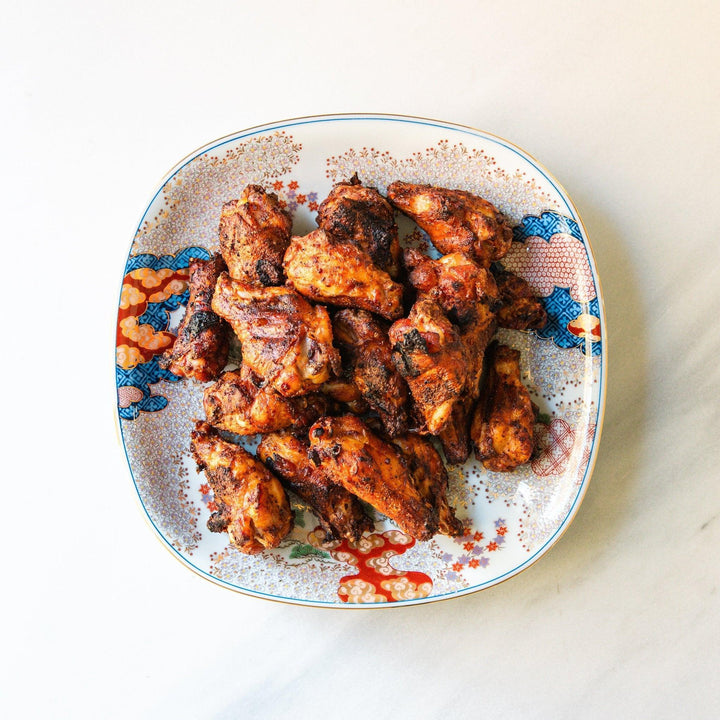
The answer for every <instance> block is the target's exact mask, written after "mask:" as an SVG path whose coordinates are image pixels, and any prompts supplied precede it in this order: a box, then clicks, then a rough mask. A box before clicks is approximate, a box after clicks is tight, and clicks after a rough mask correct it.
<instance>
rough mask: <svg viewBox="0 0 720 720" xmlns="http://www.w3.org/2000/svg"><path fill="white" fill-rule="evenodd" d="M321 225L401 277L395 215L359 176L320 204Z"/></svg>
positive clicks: (394, 275) (345, 183) (394, 274)
mask: <svg viewBox="0 0 720 720" xmlns="http://www.w3.org/2000/svg"><path fill="white" fill-rule="evenodd" d="M317 224H318V225H319V227H320V228H322V229H323V230H326V231H327V232H329V233H330V234H331V235H333V236H334V237H336V238H337V239H338V240H340V241H341V242H350V243H352V244H353V245H357V247H359V248H361V249H362V250H364V251H365V252H366V253H367V254H368V255H369V256H370V257H371V258H372V261H373V262H374V263H375V265H376V266H377V267H379V268H380V269H381V270H384V271H385V272H386V273H388V274H389V275H390V277H392V278H396V277H397V276H398V271H399V262H400V242H399V240H398V228H397V224H396V222H395V212H394V211H393V209H392V206H391V205H390V203H389V202H388V201H387V200H386V199H385V198H384V197H383V196H382V195H380V193H379V192H378V191H377V189H376V188H374V187H365V186H364V185H362V183H361V182H360V180H359V179H358V176H357V174H355V175H354V176H353V177H352V178H351V179H350V180H349V181H348V182H339V183H337V184H336V185H335V186H334V187H333V189H332V190H331V191H330V194H329V195H328V196H327V198H325V200H323V202H322V203H321V204H320V207H319V209H318V214H317Z"/></svg>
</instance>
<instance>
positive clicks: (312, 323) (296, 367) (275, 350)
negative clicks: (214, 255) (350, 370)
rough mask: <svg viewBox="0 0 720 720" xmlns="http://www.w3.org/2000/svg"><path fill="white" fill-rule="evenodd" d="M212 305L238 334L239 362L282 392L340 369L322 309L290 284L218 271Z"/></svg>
mask: <svg viewBox="0 0 720 720" xmlns="http://www.w3.org/2000/svg"><path fill="white" fill-rule="evenodd" d="M212 307H213V310H214V311H215V312H216V313H217V314H218V315H220V317H223V318H225V319H226V320H227V321H228V322H229V323H230V325H231V326H232V328H233V330H234V331H235V334H236V335H237V337H238V340H240V343H241V345H242V355H243V363H244V364H245V365H247V366H248V367H249V368H250V369H251V370H252V371H253V372H254V373H255V374H256V375H259V376H260V377H261V378H263V379H264V380H265V381H267V382H268V383H269V384H270V385H272V387H274V388H275V390H277V391H278V392H279V393H280V394H281V395H284V396H285V397H291V396H294V395H306V394H307V393H309V392H311V391H313V390H317V389H318V386H319V385H321V384H322V383H324V382H325V381H326V380H328V379H330V377H332V376H333V375H334V374H337V372H339V370H340V356H339V354H338V352H337V350H336V349H335V348H334V347H333V345H332V327H331V325H330V317H329V316H328V313H327V310H325V308H324V307H321V306H315V307H313V306H311V305H310V303H309V302H308V301H307V300H305V298H303V297H302V296H301V295H298V294H297V293H296V292H294V291H293V290H292V289H291V288H288V287H266V288H253V287H250V286H248V285H244V284H242V283H239V282H237V281H235V280H232V279H231V278H230V277H229V276H228V274H227V273H223V274H221V275H220V277H219V278H218V281H217V286H216V289H215V295H214V296H213V302H212Z"/></svg>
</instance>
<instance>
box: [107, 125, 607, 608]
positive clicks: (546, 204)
mask: <svg viewBox="0 0 720 720" xmlns="http://www.w3.org/2000/svg"><path fill="white" fill-rule="evenodd" d="M355 172H357V173H358V175H359V177H360V179H361V180H362V181H363V183H365V184H368V185H374V186H376V187H377V188H378V189H379V190H380V191H381V192H383V191H384V190H385V188H386V187H387V185H388V184H389V183H390V182H392V181H393V180H397V179H401V180H406V181H410V182H424V183H431V184H434V185H440V186H443V187H452V188H462V189H466V190H469V191H472V192H476V193H478V194H480V195H482V196H483V197H485V198H487V199H488V200H490V201H491V202H492V203H494V204H495V205H496V206H497V207H498V208H499V209H500V210H502V211H503V212H504V213H505V214H506V216H507V217H508V218H509V220H510V223H511V224H512V225H513V227H514V234H515V238H514V242H513V247H512V250H511V251H510V253H509V254H508V256H507V257H506V258H505V260H504V261H503V262H504V265H505V266H506V267H507V268H508V269H510V270H513V271H514V272H516V273H517V274H519V275H521V276H522V277H524V278H526V279H527V280H528V281H529V282H530V284H531V285H532V287H533V288H534V290H535V292H536V293H537V294H538V295H539V296H540V297H541V298H542V300H543V302H544V304H545V307H546V309H547V311H548V315H549V318H550V319H549V322H548V324H547V326H546V327H545V328H544V329H543V331H541V332H514V331H500V334H501V336H502V340H503V341H504V342H505V343H506V344H509V345H512V346H514V347H517V348H518V349H519V350H521V353H522V367H523V372H524V381H525V383H526V384H527V386H528V387H529V389H530V391H531V393H532V396H533V399H534V401H535V403H536V404H537V405H538V406H539V407H540V410H541V413H542V414H543V420H544V423H543V424H539V425H538V427H537V429H538V432H539V435H540V445H539V452H538V454H537V457H536V458H535V459H534V460H533V461H532V462H531V463H530V464H528V465H527V466H524V467H521V468H519V469H518V470H516V471H515V472H512V473H494V472H488V471H486V470H484V469H483V467H482V466H481V465H480V464H479V463H477V462H474V461H470V462H468V463H467V464H466V465H465V466H464V467H462V468H458V469H453V470H451V473H450V475H451V486H450V493H449V497H450V500H451V502H452V503H453V504H454V506H455V507H456V510H457V513H458V516H459V517H460V518H461V519H463V520H464V521H465V523H466V527H467V533H466V536H465V537H463V538H461V539H451V538H447V537H442V536H438V537H436V538H434V539H432V540H430V541H428V542H415V541H413V540H412V539H411V538H408V537H407V536H405V535H404V534H402V533H401V532H399V531H398V530H397V529H396V528H395V527H394V526H393V524H392V523H391V522H389V521H387V520H386V519H385V518H382V517H377V518H376V523H375V532H374V533H373V534H371V535H369V536H368V537H366V539H365V540H364V541H363V542H362V543H361V544H360V545H359V546H357V547H350V546H348V545H347V543H342V544H338V545H337V546H335V547H332V546H322V545H320V544H319V543H318V540H317V538H316V535H315V529H316V526H317V522H316V519H315V517H314V516H313V515H312V513H311V512H310V511H309V510H308V508H307V507H305V506H303V505H302V504H300V503H298V502H296V499H295V500H294V509H295V515H296V523H295V529H294V530H293V532H292V534H291V535H290V536H289V537H288V538H287V539H286V541H285V542H284V543H283V544H282V546H281V547H280V548H278V549H275V550H272V551H266V552H264V553H262V554H260V555H255V556H246V555H242V554H241V553H240V552H238V551H237V550H235V549H234V548H233V547H231V546H229V544H228V543H227V536H226V535H225V534H224V533H223V534H215V533H211V532H209V531H208V530H207V528H206V522H207V519H208V517H209V515H210V513H211V512H212V509H213V498H212V494H211V491H210V490H209V488H208V486H207V484H206V480H205V478H204V477H203V476H202V474H198V473H197V472H196V470H195V467H194V462H193V461H192V459H191V457H190V454H189V433H190V429H191V426H192V422H193V419H194V418H196V417H202V404H201V399H202V390H203V387H202V386H200V385H198V384H195V383H191V382H187V381H178V380H177V378H175V377H174V376H172V375H170V374H169V373H167V372H165V371H162V370H161V369H160V368H159V367H158V364H157V360H158V355H159V354H160V353H161V352H162V351H163V350H164V349H165V348H166V347H167V345H168V344H169V343H170V342H171V341H172V338H173V336H172V331H173V330H174V329H175V328H176V327H177V324H178V322H179V320H180V317H181V316H182V312H183V309H184V308H183V305H184V303H186V302H187V290H186V278H187V265H188V259H189V258H190V257H191V256H198V255H202V254H203V253H207V251H209V250H212V249H216V248H217V228H218V219H219V214H220V208H221V206H222V204H223V202H225V201H226V200H229V199H232V198H234V197H237V196H238V194H239V193H240V191H241V190H242V188H243V187H244V186H245V185H246V184H248V183H258V184H261V185H264V186H265V187H266V188H267V189H269V190H272V191H274V192H276V193H277V194H278V196H279V197H280V198H281V199H282V200H283V201H284V202H285V203H286V204H287V207H288V209H289V210H290V211H291V213H292V214H293V223H294V227H293V229H294V232H295V233H296V234H304V233H306V232H308V231H309V230H311V229H312V228H313V227H314V226H315V210H316V209H317V206H318V204H319V203H320V202H321V201H322V199H323V198H324V197H325V196H326V194H327V193H328V191H329V190H330V188H331V186H332V185H333V183H335V182H337V181H340V180H344V179H347V178H349V177H350V176H352V175H353V173H355ZM398 222H399V224H400V230H401V237H407V238H408V240H407V241H408V242H414V241H418V240H420V241H422V240H423V238H422V237H421V235H422V234H421V233H420V232H419V231H418V230H417V228H415V226H414V225H413V224H412V223H410V222H409V221H407V220H406V219H402V218H399V221H398ZM604 327H605V322H604V316H603V306H602V299H601V295H600V286H599V282H598V278H597V273H596V271H595V265H594V262H593V258H592V253H591V251H590V246H589V242H588V238H587V236H586V234H585V230H584V228H583V226H582V223H581V221H580V218H579V217H578V214H577V211H576V210H575V208H574V206H573V204H572V202H571V201H570V199H569V198H568V196H567V194H566V193H565V192H564V190H563V189H562V188H561V187H560V186H559V185H558V183H557V182H556V181H555V180H554V179H553V178H552V177H551V176H550V175H549V173H548V172H547V171H546V170H545V169H543V168H542V167H541V166H540V165H538V163H537V162H536V161H535V160H533V159H532V158H531V157H529V156H528V155H527V154H526V153H525V152H523V151H522V150H520V149H518V148H517V147H515V146H514V145H512V144H511V143H509V142H507V141H505V140H502V139H500V138H498V137H496V136H494V135H490V134H488V133H485V132H481V131H479V130H474V129H472V128H468V127H463V126H459V125H453V124H451V123H447V122H439V121H435V120H426V119H421V118H413V117H404V116H395V115H365V114H362V115H333V116H319V117H308V118H298V119H294V120H285V121H282V122H276V123H271V124H268V125H263V126H261V127H255V128H251V129H249V130H244V131H242V132H239V133H236V134H234V135H231V136H228V137H225V138H222V139H220V140H216V141H215V142H212V143H209V144H208V145H206V146H204V147H202V148H201V149H199V150H198V151H196V152H194V153H193V154H192V155H190V156H188V157H187V158H185V159H184V160H182V161H181V162H180V163H179V164H178V165H177V166H176V167H174V168H173V169H172V170H171V171H170V172H169V173H168V175H167V176H166V178H165V179H164V180H163V182H162V183H161V185H160V187H159V189H158V190H157V191H156V192H155V194H154V195H153V198H152V200H151V202H150V204H149V206H148V208H147V209H146V210H145V212H144V214H143V216H142V219H141V221H140V224H139V227H138V229H137V232H136V234H135V238H134V239H133V241H132V245H131V248H130V253H129V257H128V260H127V264H126V267H125V270H124V273H123V281H122V291H121V294H120V302H119V312H118V326H117V402H118V414H119V422H120V428H121V432H122V440H123V443H124V447H125V451H126V454H127V459H128V463H129V465H130V471H131V474H132V478H133V482H134V485H135V488H136V491H137V493H138V496H139V499H140V502H141V504H142V507H143V508H144V511H145V513H146V514H147V517H148V519H149V520H150V523H151V525H152V527H153V528H154V529H155V531H156V532H157V534H158V536H159V537H160V539H161V540H162V542H163V543H164V544H165V545H166V546H167V547H168V548H169V549H170V550H171V552H172V553H173V554H174V555H175V556H176V557H178V558H179V559H180V560H182V562H183V563H185V564H186V565H187V566H188V567H189V568H191V569H193V570H194V571H196V572H198V573H199V574H201V575H202V576H203V577H205V578H207V579H209V580H212V581H213V582H216V583H218V584H220V585H223V586H224V587H227V588H230V589H233V590H238V591H241V592H244V593H247V594H250V595H256V596H258V597H264V598H270V599H273V600H281V601H286V602H293V603H302V604H308V605H319V606H329V607H376V608H377V607H389V606H393V605H396V606H397V605H408V604H416V603H423V602H430V601H434V600H441V599H446V598H451V597H457V596H459V595H465V594H467V593H470V592H474V591H477V590H481V589H483V588H487V587H489V586H491V585H494V584H496V583H498V582H500V581H502V580H505V579H507V578H508V577H510V576H512V575H514V574H516V573H518V572H520V571H521V570H523V569H524V568H526V567H528V566H529V565H530V564H531V563H533V562H534V561H535V560H537V559H538V558H539V557H541V556H542V555H543V554H544V553H545V552H547V550H548V549H549V548H550V547H551V546H552V545H553V544H554V543H555V542H556V541H557V539H558V538H559V537H560V535H561V534H562V532H563V531H564V530H565V529H566V528H567V526H568V525H569V523H570V522H571V521H572V519H573V517H574V516H575V513H576V512H577V510H578V507H579V505H580V502H581V500H582V498H583V495H584V494H585V491H586V489H587V485H588V482H589V479H590V473H591V470H592V466H593V463H594V460H595V454H596V450H597V445H598V440H599V435H600V425H601V419H602V414H603V404H604V395H605V392H604V391H605V367H606V359H605V348H604V342H603V335H604ZM248 447H250V448H253V447H254V443H253V442H252V441H251V442H250V443H249V444H248Z"/></svg>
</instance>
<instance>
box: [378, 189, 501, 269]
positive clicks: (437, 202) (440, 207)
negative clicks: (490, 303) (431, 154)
mask: <svg viewBox="0 0 720 720" xmlns="http://www.w3.org/2000/svg"><path fill="white" fill-rule="evenodd" d="M387 196H388V200H390V202H391V203H392V204H393V205H394V206H395V207H396V208H397V209H398V210H400V211H401V212H403V213H405V215H408V216H409V217H410V218H412V219H413V220H414V221H415V222H416V223H417V224H418V225H419V226H420V227H421V228H422V229H423V230H425V232H426V233H427V234H428V235H429V236H430V239H431V240H432V242H433V245H435V247H436V248H437V249H438V250H439V251H440V252H441V253H443V254H444V255H446V254H448V253H452V252H462V253H465V254H466V255H468V256H469V257H471V258H473V260H475V261H477V262H478V263H479V264H480V265H482V266H483V267H489V266H490V264H491V263H493V262H495V261H496V260H499V259H500V258H502V257H505V255H506V254H507V252H508V250H509V249H510V245H511V244H512V230H511V229H510V227H509V226H508V225H507V223H506V222H505V219H504V217H503V215H502V213H500V212H499V211H498V210H497V208H496V207H495V206H494V205H492V204H491V203H489V202H488V201H487V200H484V199H483V198H481V197H479V196H477V195H473V194H472V193H469V192H466V191H464V190H450V189H447V188H441V187H434V186H432V185H415V184H412V183H406V182H401V181H397V182H394V183H392V184H391V185H390V186H389V187H388V189H387Z"/></svg>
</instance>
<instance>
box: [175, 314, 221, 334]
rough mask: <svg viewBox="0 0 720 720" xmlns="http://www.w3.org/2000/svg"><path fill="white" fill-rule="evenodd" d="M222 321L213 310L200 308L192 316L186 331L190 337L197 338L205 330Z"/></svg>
mask: <svg viewBox="0 0 720 720" xmlns="http://www.w3.org/2000/svg"><path fill="white" fill-rule="evenodd" d="M220 322H221V320H220V318H219V317H218V316H217V315H216V314H215V313H214V312H212V311H211V310H199V311H198V312H196V313H195V314H194V315H193V316H192V317H191V318H190V321H189V322H188V324H187V325H186V326H185V328H184V332H185V334H186V335H188V336H189V337H191V338H195V337H197V336H198V335H199V334H200V333H201V332H203V331H204V330H207V329H208V328H211V327H215V325H218V324H219V323H220Z"/></svg>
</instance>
